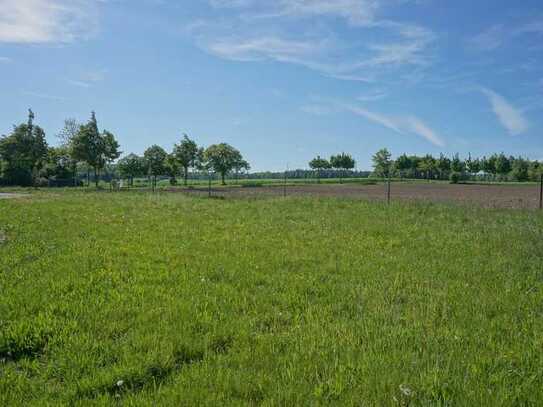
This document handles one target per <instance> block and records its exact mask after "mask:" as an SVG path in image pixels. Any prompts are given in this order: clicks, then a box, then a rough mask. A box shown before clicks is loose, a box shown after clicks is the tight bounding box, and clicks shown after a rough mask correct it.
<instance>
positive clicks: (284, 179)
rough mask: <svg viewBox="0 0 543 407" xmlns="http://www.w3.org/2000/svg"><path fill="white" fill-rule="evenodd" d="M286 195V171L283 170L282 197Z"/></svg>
mask: <svg viewBox="0 0 543 407" xmlns="http://www.w3.org/2000/svg"><path fill="white" fill-rule="evenodd" d="M286 196H287V172H286V171H285V175H284V177H283V197H286Z"/></svg>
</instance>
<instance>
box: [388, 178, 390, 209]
mask: <svg viewBox="0 0 543 407" xmlns="http://www.w3.org/2000/svg"><path fill="white" fill-rule="evenodd" d="M387 204H388V205H390V174H388V180H387Z"/></svg>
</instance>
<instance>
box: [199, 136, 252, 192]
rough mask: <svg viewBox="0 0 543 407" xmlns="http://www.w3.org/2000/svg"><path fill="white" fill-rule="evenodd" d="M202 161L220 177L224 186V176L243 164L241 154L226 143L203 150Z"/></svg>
mask: <svg viewBox="0 0 543 407" xmlns="http://www.w3.org/2000/svg"><path fill="white" fill-rule="evenodd" d="M204 159H205V161H207V163H208V166H209V168H210V169H211V170H213V171H215V172H216V173H218V174H220V175H221V182H222V184H223V185H225V184H226V181H225V177H226V174H228V173H229V172H231V171H232V170H234V169H235V168H237V167H239V166H240V165H241V164H242V163H244V160H243V156H242V155H241V153H240V152H239V151H238V150H237V149H235V148H234V147H232V146H231V145H229V144H226V143H221V144H213V145H211V146H209V147H208V148H207V149H206V150H205V153H204Z"/></svg>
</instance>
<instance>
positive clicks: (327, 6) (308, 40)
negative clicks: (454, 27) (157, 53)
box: [187, 0, 435, 82]
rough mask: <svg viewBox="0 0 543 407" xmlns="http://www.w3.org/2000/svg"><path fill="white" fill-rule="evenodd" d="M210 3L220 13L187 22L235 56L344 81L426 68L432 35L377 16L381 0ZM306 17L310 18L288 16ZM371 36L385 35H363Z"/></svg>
mask: <svg viewBox="0 0 543 407" xmlns="http://www.w3.org/2000/svg"><path fill="white" fill-rule="evenodd" d="M211 4H212V5H213V6H214V7H215V8H216V9H217V10H218V11H219V14H220V17H217V18H215V19H210V20H207V21H206V20H198V21H196V22H193V23H191V24H189V25H188V27H187V32H188V34H189V35H190V36H192V37H193V38H194V39H195V40H196V43H197V45H198V46H199V47H200V48H202V49H203V50H205V51H206V52H209V53H211V54H213V55H215V56H217V57H220V58H224V59H229V60H235V61H262V60H272V61H278V62H285V63H291V64H297V65H302V66H305V67H307V68H309V69H312V70H314V71H317V72H320V73H321V74H323V75H326V76H328V77H332V78H336V79H341V80H349V81H362V82H374V81H375V80H376V78H377V77H378V76H379V75H383V74H387V73H391V72H392V71H394V70H396V69H398V68H401V67H405V68H409V67H416V68H420V67H421V66H426V65H428V63H429V62H430V58H429V56H428V53H429V46H430V44H431V43H432V42H433V41H434V40H435V35H434V34H433V33H432V32H431V31H429V30H427V29H425V28H423V27H420V26H417V25H413V24H406V23H399V22H394V21H389V20H378V19H376V16H375V13H376V11H377V10H378V9H379V8H381V6H382V0H337V1H329V0H288V1H287V0H279V1H276V2H270V1H266V2H265V1H261V0H241V1H240V0H213V1H212V2H211ZM225 8H229V10H226V11H225V10H224V9H225ZM232 9H235V11H232ZM303 17H308V18H309V19H308V21H307V22H305V21H303V22H302V21H295V22H293V21H292V19H293V18H303ZM331 17H332V18H335V19H338V18H339V19H341V20H343V21H346V22H348V23H349V25H348V26H347V27H346V29H347V30H349V31H350V32H346V31H344V30H341V29H338V26H337V24H328V18H331ZM309 22H311V24H306V23H309ZM375 34H378V38H386V41H385V40H381V41H380V42H376V41H371V40H364V38H366V37H367V38H375V37H376V35H375Z"/></svg>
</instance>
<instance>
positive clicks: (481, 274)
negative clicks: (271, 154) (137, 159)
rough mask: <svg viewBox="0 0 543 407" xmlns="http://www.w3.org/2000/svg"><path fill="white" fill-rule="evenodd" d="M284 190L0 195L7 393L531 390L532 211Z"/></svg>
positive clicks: (535, 244)
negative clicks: (215, 194)
mask: <svg viewBox="0 0 543 407" xmlns="http://www.w3.org/2000/svg"><path fill="white" fill-rule="evenodd" d="M324 187H325V188H326V187H328V188H332V186H324ZM459 187H461V186H459ZM292 188H296V187H292ZM297 188H300V187H297ZM311 188H320V187H319V186H311ZM333 188H344V189H345V190H349V188H355V186H337V187H336V186H334V187H333ZM364 188H369V189H370V190H372V188H380V191H382V188H383V186H382V185H376V186H365V187H364ZM398 188H399V187H398ZM477 188H484V187H483V186H478V187H477ZM517 188H520V189H522V188H526V191H530V192H526V194H530V195H529V196H530V197H532V196H533V195H534V196H535V193H534V191H535V188H533V186H525V187H517ZM217 189H218V188H217ZM238 190H243V191H253V189H252V188H238ZM254 190H260V188H255V189H254ZM397 191H398V190H397ZM501 191H502V192H503V190H501ZM515 191H517V190H515ZM176 192H177V191H176ZM291 192H294V191H291ZM249 193H250V192H249ZM397 193H398V192H397ZM500 193H501V192H500ZM277 195H278V194H269V195H258V196H256V198H257V199H247V198H246V196H232V195H229V196H226V199H206V198H205V197H204V196H200V195H199V194H187V193H172V192H167V191H162V192H158V193H155V194H152V193H149V192H137V191H134V192H130V191H128V192H120V193H111V192H93V191H88V192H87V191H82V190H73V191H60V190H59V191H56V192H55V191H53V190H41V191H37V192H33V193H31V194H30V196H28V197H25V198H22V199H4V200H0V292H1V293H2V295H1V297H0V405H10V406H12V405H22V404H26V405H29V404H30V405H44V404H50V405H107V404H112V403H115V402H123V403H125V404H126V405H152V404H155V405H156V404H161V405H217V404H227V405H257V404H265V405H319V404H347V405H375V406H382V405H391V406H398V405H400V406H402V405H404V406H405V405H459V406H470V405H489V406H496V405H540V404H541V402H542V400H543V390H542V389H543V357H542V355H541V348H542V346H543V318H542V310H543V291H542V288H543V274H542V273H543V271H542V270H543V255H542V253H543V216H542V214H541V213H540V212H538V211H534V210H522V209H521V210H510V209H500V208H480V207H478V206H477V205H467V206H466V205H464V206H461V205H451V204H448V203H436V202H433V201H432V200H423V201H413V200H411V199H396V200H393V202H392V204H391V205H390V206H387V205H385V204H384V203H383V202H380V201H374V200H367V199H359V198H360V197H359V196H354V195H352V194H351V195H349V194H344V195H342V196H341V197H340V196H338V195H339V194H335V193H334V194H320V195H319V194H317V195H315V194H305V193H293V194H291V195H289V196H287V197H286V198H283V197H281V196H277ZM325 195H326V196H325ZM498 195H499V194H498ZM496 196H497V195H496ZM527 196H528V195H527ZM229 198H235V199H229ZM251 198H254V197H253V196H251ZM526 199H528V198H526ZM530 199H531V198H530ZM483 206H484V205H483ZM496 206H498V207H499V206H500V205H496ZM505 206H507V205H505Z"/></svg>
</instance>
